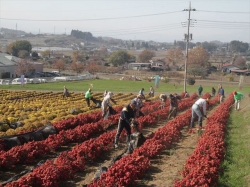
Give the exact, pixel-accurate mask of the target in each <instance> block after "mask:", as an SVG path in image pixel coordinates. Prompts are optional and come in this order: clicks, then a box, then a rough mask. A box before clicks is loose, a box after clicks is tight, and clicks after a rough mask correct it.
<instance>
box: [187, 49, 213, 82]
mask: <svg viewBox="0 0 250 187" xmlns="http://www.w3.org/2000/svg"><path fill="white" fill-rule="evenodd" d="M188 54H189V56H188V66H187V68H188V73H189V74H192V75H194V77H195V76H201V78H205V77H206V76H207V75H208V74H207V70H208V68H209V67H210V63H209V62H208V60H209V54H208V52H207V51H206V50H205V49H204V48H203V47H200V46H199V47H196V48H194V49H192V50H190V51H189V53H188Z"/></svg>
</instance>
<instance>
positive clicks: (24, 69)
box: [16, 60, 35, 75]
mask: <svg viewBox="0 0 250 187" xmlns="http://www.w3.org/2000/svg"><path fill="white" fill-rule="evenodd" d="M16 66H17V68H16V74H17V75H28V74H30V73H33V72H35V68H34V65H33V64H31V63H29V62H28V61H27V60H22V61H20V62H16Z"/></svg>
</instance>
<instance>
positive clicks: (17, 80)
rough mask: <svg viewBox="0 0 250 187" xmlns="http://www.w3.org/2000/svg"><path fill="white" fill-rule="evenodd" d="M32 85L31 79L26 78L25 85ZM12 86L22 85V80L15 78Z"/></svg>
mask: <svg viewBox="0 0 250 187" xmlns="http://www.w3.org/2000/svg"><path fill="white" fill-rule="evenodd" d="M29 83H31V81H30V79H28V78H24V84H29ZM11 84H22V83H21V78H15V79H13V80H12V81H11Z"/></svg>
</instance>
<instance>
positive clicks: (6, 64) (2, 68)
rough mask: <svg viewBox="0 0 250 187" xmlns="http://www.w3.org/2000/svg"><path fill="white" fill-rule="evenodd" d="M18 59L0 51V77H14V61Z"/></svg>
mask: <svg viewBox="0 0 250 187" xmlns="http://www.w3.org/2000/svg"><path fill="white" fill-rule="evenodd" d="M18 60H20V59H18V58H16V57H14V56H11V55H9V54H6V53H1V52H0V78H16V77H17V75H16V73H15V71H16V68H17V66H16V65H15V62H17V61H18Z"/></svg>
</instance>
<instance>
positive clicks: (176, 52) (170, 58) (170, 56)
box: [166, 47, 184, 66]
mask: <svg viewBox="0 0 250 187" xmlns="http://www.w3.org/2000/svg"><path fill="white" fill-rule="evenodd" d="M183 57H184V55H183V53H182V50H181V47H178V48H173V49H170V50H168V51H167V57H166V62H168V63H172V64H173V65H174V66H175V65H176V63H178V62H180V61H181V60H182V59H183Z"/></svg>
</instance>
